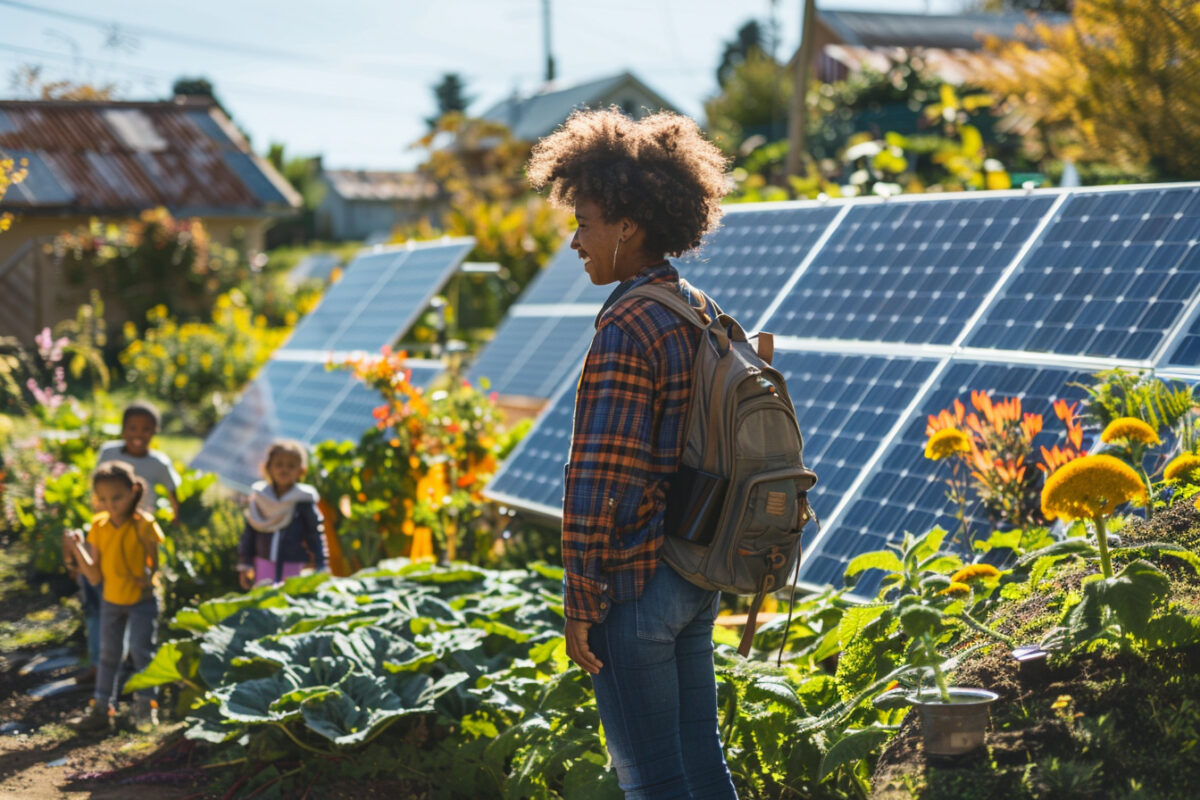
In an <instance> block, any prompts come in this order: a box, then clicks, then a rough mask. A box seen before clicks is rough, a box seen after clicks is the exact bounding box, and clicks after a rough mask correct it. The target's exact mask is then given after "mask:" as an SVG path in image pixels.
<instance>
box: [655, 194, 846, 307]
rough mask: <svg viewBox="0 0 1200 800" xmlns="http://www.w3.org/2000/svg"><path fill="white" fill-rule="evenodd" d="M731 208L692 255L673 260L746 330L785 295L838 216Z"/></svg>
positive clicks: (821, 209) (809, 209) (825, 211)
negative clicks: (785, 290)
mask: <svg viewBox="0 0 1200 800" xmlns="http://www.w3.org/2000/svg"><path fill="white" fill-rule="evenodd" d="M743 208H745V209H752V207H751V206H745V207H741V208H739V207H738V206H733V207H730V208H729V209H727V213H726V215H725V218H724V219H723V220H722V222H721V227H719V228H718V229H717V230H716V231H714V232H713V233H712V234H710V235H709V236H708V237H707V239H706V240H705V243H704V245H703V246H702V247H701V248H700V250H699V251H698V252H696V253H694V254H691V255H688V256H686V257H684V258H681V259H679V260H678V261H676V262H675V265H676V267H677V268H678V269H679V275H680V276H681V277H682V278H684V279H685V280H687V281H688V282H689V283H691V284H693V285H694V286H697V287H699V288H700V289H702V290H704V291H705V292H707V293H708V294H709V295H710V296H711V297H712V298H713V299H714V300H716V301H717V303H718V304H719V305H720V306H721V310H723V311H724V312H725V313H727V314H729V315H731V316H733V317H734V318H735V319H737V320H738V322H740V323H742V325H743V326H744V327H745V328H746V329H747V330H749V329H751V328H753V327H754V326H755V325H757V324H758V319H759V317H761V316H762V314H763V312H764V311H765V310H766V309H767V307H768V306H769V305H770V304H771V301H773V300H775V298H776V297H778V295H779V293H780V292H782V291H783V289H784V287H785V286H786V284H787V282H788V280H789V279H790V278H791V277H792V275H793V274H794V273H795V272H796V268H797V267H798V266H800V262H802V261H803V260H804V257H805V256H806V255H807V254H808V251H809V250H810V249H812V247H813V245H815V244H816V243H817V240H818V239H820V238H821V234H822V233H824V232H825V229H826V228H828V227H829V223H831V222H832V221H833V219H834V217H836V216H837V215H838V212H839V209H837V208H834V207H827V206H816V205H810V206H803V207H796V208H775V209H769V210H758V209H754V210H742V209H743Z"/></svg>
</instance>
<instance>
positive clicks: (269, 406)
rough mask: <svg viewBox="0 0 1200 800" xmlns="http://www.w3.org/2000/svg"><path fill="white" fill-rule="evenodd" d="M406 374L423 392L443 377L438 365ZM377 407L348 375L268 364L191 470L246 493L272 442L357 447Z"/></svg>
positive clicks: (375, 398) (372, 394)
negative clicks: (344, 443)
mask: <svg viewBox="0 0 1200 800" xmlns="http://www.w3.org/2000/svg"><path fill="white" fill-rule="evenodd" d="M411 368H412V383H413V385H414V386H419V387H422V388H425V387H428V386H429V385H430V384H431V383H432V382H433V380H434V379H435V378H436V377H437V376H438V375H439V374H441V372H442V366H441V365H440V364H438V363H437V362H414V365H413V366H412V367H411ZM382 403H383V400H382V399H381V398H380V396H379V393H378V392H376V391H375V390H374V389H371V388H368V387H367V386H365V385H364V384H363V383H362V382H360V381H358V380H356V379H355V377H354V375H353V373H351V372H350V371H349V370H345V369H335V370H327V369H326V368H325V365H324V364H318V363H311V362H299V361H273V362H269V363H267V364H266V365H265V366H264V368H263V369H262V370H261V371H260V373H259V375H258V377H256V378H255V379H254V380H253V381H252V382H251V383H250V385H249V386H247V387H246V389H245V390H244V391H243V392H242V396H241V397H240V398H239V399H238V402H237V404H236V405H235V406H234V407H233V410H232V411H230V412H229V413H228V414H226V415H225V417H224V418H222V419H221V421H220V422H219V423H217V426H216V427H215V428H214V429H213V430H212V432H211V433H210V434H209V435H208V438H207V439H205V441H204V447H203V448H202V449H201V450H200V452H199V453H198V454H197V455H196V457H195V458H194V459H193V460H192V463H191V466H192V467H193V468H195V469H199V470H204V471H206V472H215V473H217V474H218V475H220V476H221V477H222V478H223V479H225V480H226V481H227V482H228V483H230V484H232V485H234V486H236V487H238V488H241V489H246V488H248V487H249V486H250V484H252V483H253V482H254V481H256V480H258V479H259V478H260V477H261V470H260V465H261V463H262V460H263V457H264V455H265V454H266V451H267V448H268V447H269V446H270V444H271V442H272V441H274V440H276V439H280V438H286V439H296V440H298V441H301V442H304V443H305V444H315V443H317V442H323V441H328V440H334V441H343V440H350V441H357V440H358V438H359V437H360V436H362V434H363V432H364V431H366V430H367V429H368V428H370V427H371V424H372V423H373V421H374V418H373V417H372V415H371V411H372V410H373V409H375V408H376V407H377V406H379V405H382Z"/></svg>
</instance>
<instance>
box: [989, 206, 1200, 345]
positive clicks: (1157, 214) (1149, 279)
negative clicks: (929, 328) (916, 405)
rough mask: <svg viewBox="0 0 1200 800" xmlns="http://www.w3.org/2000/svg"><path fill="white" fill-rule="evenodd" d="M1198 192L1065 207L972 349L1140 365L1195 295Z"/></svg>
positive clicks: (1199, 278)
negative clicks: (1117, 360) (1126, 361)
mask: <svg viewBox="0 0 1200 800" xmlns="http://www.w3.org/2000/svg"><path fill="white" fill-rule="evenodd" d="M1198 207H1200V189H1196V188H1181V189H1156V190H1154V191H1112V192H1096V193H1084V194H1078V195H1072V196H1070V197H1068V198H1067V199H1066V201H1065V202H1064V203H1063V205H1062V207H1061V208H1060V210H1059V211H1058V213H1057V214H1056V216H1055V218H1054V220H1053V221H1052V222H1051V224H1050V225H1049V226H1048V227H1047V228H1046V230H1045V231H1044V233H1043V236H1042V239H1041V241H1040V242H1039V243H1038V244H1037V245H1036V246H1035V247H1034V248H1032V249H1031V251H1030V252H1029V254H1028V256H1027V258H1026V259H1025V260H1024V262H1023V263H1022V264H1021V265H1020V267H1019V268H1018V271H1017V272H1016V273H1015V274H1014V276H1013V278H1012V280H1011V281H1010V282H1009V283H1008V285H1007V286H1006V287H1005V289H1004V290H1003V293H1002V295H1001V296H1000V297H999V298H998V299H997V302H996V303H995V304H994V305H993V307H992V308H991V309H990V310H989V311H988V313H987V314H986V316H985V317H984V319H983V320H982V321H981V323H980V324H979V325H978V326H977V327H976V329H975V331H974V332H973V333H972V335H971V336H970V337H969V339H968V341H967V344H968V345H969V346H971V347H987V348H998V349H1006V350H1029V351H1041V352H1050V353H1058V354H1062V355H1087V356H1099V357H1107V358H1123V359H1137V360H1140V359H1147V358H1150V357H1151V356H1152V355H1153V354H1154V352H1155V351H1156V350H1157V348H1158V347H1159V346H1160V345H1161V343H1162V341H1163V337H1164V336H1165V334H1166V333H1167V331H1169V330H1170V329H1171V328H1172V327H1173V326H1174V325H1175V323H1176V321H1177V320H1178V319H1179V316H1180V314H1181V313H1182V312H1183V309H1184V307H1185V305H1186V302H1187V300H1188V298H1190V297H1191V296H1192V295H1193V294H1194V293H1195V292H1196V289H1197V287H1200V248H1198V247H1197V225H1196V216H1195V215H1196V211H1195V209H1196V208H1198Z"/></svg>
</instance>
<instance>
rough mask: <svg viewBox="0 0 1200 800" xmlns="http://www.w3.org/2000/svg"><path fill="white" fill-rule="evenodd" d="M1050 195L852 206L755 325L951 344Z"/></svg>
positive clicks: (805, 333)
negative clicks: (762, 320)
mask: <svg viewBox="0 0 1200 800" xmlns="http://www.w3.org/2000/svg"><path fill="white" fill-rule="evenodd" d="M1052 202H1053V200H1052V198H1050V197H1046V196H1041V197H1031V198H1019V197H1009V198H987V197H986V195H985V196H982V197H967V198H964V199H961V200H954V201H950V202H936V201H928V200H916V201H908V202H897V201H895V200H892V201H889V202H887V203H875V204H871V205H859V206H853V207H851V208H850V210H849V211H848V213H847V214H846V216H845V217H844V218H843V219H842V221H841V223H840V224H839V225H838V227H837V229H836V230H835V231H834V232H833V234H832V236H830V238H829V240H828V241H827V242H826V243H825V245H824V246H823V247H822V248H821V250H820V252H818V253H817V254H816V256H815V257H814V259H813V260H812V262H811V263H810V264H809V265H808V268H807V269H806V270H805V271H804V274H803V275H802V276H801V277H800V279H799V281H797V282H796V285H795V286H794V287H793V288H792V290H791V291H790V292H789V293H788V295H787V297H786V298H785V299H784V300H783V302H782V303H781V304H780V305H779V307H778V309H777V310H776V312H775V313H774V314H772V316H771V318H770V319H769V320H768V321H767V322H766V324H765V325H764V327H765V328H766V329H768V330H770V331H772V332H773V333H777V334H783V335H789V336H800V337H806V338H822V339H858V340H867V341H887V342H905V343H909V344H926V343H928V344H946V345H948V344H952V343H953V342H954V341H955V339H956V338H957V337H958V336H959V335H960V334H961V333H962V332H963V331H964V329H965V326H966V324H967V322H968V321H969V320H970V319H971V317H972V316H973V315H974V314H975V313H976V311H977V310H978V308H979V306H980V303H981V302H982V301H983V299H984V298H985V297H986V296H987V294H988V292H990V291H991V290H992V287H994V286H995V285H996V282H997V280H998V279H999V278H1000V276H1001V274H1003V272H1004V270H1005V268H1007V267H1008V266H1009V265H1010V264H1011V263H1012V261H1013V258H1014V257H1015V256H1016V255H1017V253H1018V251H1019V250H1020V248H1021V246H1022V245H1023V244H1024V243H1025V242H1026V241H1027V240H1028V239H1029V237H1030V236H1031V235H1032V234H1033V232H1034V229H1035V228H1036V227H1037V224H1038V222H1039V221H1040V220H1041V219H1042V218H1043V217H1044V216H1045V215H1046V212H1047V211H1049V209H1050V206H1051V204H1052Z"/></svg>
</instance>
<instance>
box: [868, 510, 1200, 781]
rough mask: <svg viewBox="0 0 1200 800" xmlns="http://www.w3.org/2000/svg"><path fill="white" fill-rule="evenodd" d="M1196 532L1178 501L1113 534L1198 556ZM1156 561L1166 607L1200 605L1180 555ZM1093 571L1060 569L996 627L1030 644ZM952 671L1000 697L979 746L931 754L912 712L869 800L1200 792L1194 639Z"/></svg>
mask: <svg viewBox="0 0 1200 800" xmlns="http://www.w3.org/2000/svg"><path fill="white" fill-rule="evenodd" d="M1198 533H1200V512H1198V511H1197V510H1196V509H1195V508H1194V507H1193V506H1192V504H1191V503H1180V504H1178V505H1176V506H1175V507H1173V508H1170V509H1165V510H1162V511H1160V512H1159V513H1156V514H1155V516H1154V519H1152V520H1151V521H1149V522H1146V521H1144V520H1137V519H1135V520H1132V521H1131V522H1130V523H1129V524H1127V525H1126V526H1125V527H1124V528H1123V529H1122V530H1121V531H1120V536H1121V538H1122V539H1123V544H1124V545H1126V546H1134V545H1136V544H1137V543H1138V542H1149V541H1158V542H1161V541H1169V542H1175V543H1178V544H1182V545H1184V546H1186V547H1188V548H1189V549H1192V550H1193V551H1194V550H1195V549H1196V545H1197V541H1198V540H1200V536H1198ZM1161 561H1162V563H1163V566H1164V569H1166V571H1167V572H1168V574H1169V575H1170V576H1171V578H1172V585H1171V594H1170V598H1169V600H1170V603H1171V604H1172V605H1173V606H1175V607H1176V608H1179V609H1194V608H1196V607H1198V606H1200V601H1198V599H1197V596H1198V594H1200V588H1198V587H1200V580H1198V579H1197V578H1196V576H1195V574H1194V572H1193V571H1192V569H1191V567H1190V566H1187V565H1185V564H1184V563H1183V562H1182V561H1179V560H1178V559H1170V558H1162V559H1161ZM1172 561H1174V562H1176V563H1174V564H1172V563H1171V562H1172ZM1117 568H1118V569H1119V567H1117ZM1090 571H1093V569H1092V568H1091V567H1087V566H1084V565H1083V564H1080V565H1079V566H1078V568H1077V569H1066V570H1064V571H1063V572H1061V573H1059V574H1057V575H1056V576H1055V584H1054V586H1053V587H1049V588H1047V589H1046V593H1038V594H1034V595H1032V596H1030V597H1028V598H1026V599H1025V600H1023V601H1021V602H1018V603H1014V604H1012V605H1011V606H1009V607H1008V608H1006V609H1004V613H1003V614H1002V617H1001V618H1000V619H997V620H993V621H992V623H993V624H994V625H995V626H996V627H997V628H999V629H1000V630H1003V631H1004V632H1006V633H1009V634H1011V635H1013V636H1014V637H1015V638H1016V639H1017V640H1018V641H1020V642H1026V641H1029V642H1032V641H1036V640H1037V638H1038V635H1039V634H1040V633H1041V632H1044V631H1045V629H1046V627H1047V626H1048V625H1049V624H1053V620H1054V619H1056V618H1057V616H1058V615H1059V614H1060V613H1061V610H1060V607H1059V603H1060V601H1061V598H1062V594H1063V592H1065V591H1071V590H1077V589H1078V587H1079V582H1080V580H1081V579H1082V578H1083V576H1084V575H1086V574H1087V573H1088V572H1090ZM952 677H953V683H954V684H955V685H959V686H977V687H983V688H987V689H991V690H992V691H994V692H996V693H997V694H999V695H1000V699H999V700H998V701H997V702H996V703H995V704H994V705H993V706H992V710H991V717H992V724H991V729H990V731H989V732H988V734H987V740H986V746H985V747H983V748H981V749H979V750H977V751H975V752H974V753H971V754H968V755H965V756H961V757H959V758H957V759H930V758H927V757H926V755H925V753H924V747H923V744H922V739H921V731H920V725H919V722H918V718H917V715H916V714H915V713H910V714H908V715H907V716H906V717H905V720H904V722H903V724H902V726H901V729H900V731H899V732H898V733H897V735H896V736H895V737H894V738H893V739H892V740H891V741H890V742H889V743H888V744H887V746H886V747H885V749H884V750H883V752H882V754H881V755H880V758H879V760H878V762H877V764H876V767H875V772H874V775H873V777H872V786H873V792H872V794H871V796H872V798H877V799H879V800H901V798H905V799H907V798H914V797H920V798H922V800H974V799H975V798H992V797H1005V798H1039V799H1040V798H1055V799H1056V800H1058V799H1059V798H1061V799H1062V800H1070V799H1071V798H1079V799H1081V800H1100V798H1105V800H1107V799H1108V798H1122V799H1123V798H1135V797H1136V798H1150V799H1154V798H1164V799H1165V798H1184V797H1196V796H1197V794H1196V792H1195V787H1196V786H1197V785H1200V704H1198V703H1197V700H1196V698H1200V646H1195V645H1193V646H1190V647H1185V648H1179V649H1176V650H1156V651H1153V652H1151V653H1150V654H1148V655H1140V654H1137V653H1133V652H1121V651H1119V650H1103V651H1098V652H1093V653H1090V654H1085V655H1078V654H1077V655H1074V656H1072V657H1069V658H1068V657H1065V656H1061V655H1055V656H1051V657H1050V658H1049V659H1046V660H1043V661H1035V662H1031V663H1029V664H1026V665H1018V663H1017V662H1016V661H1015V660H1013V659H1012V658H1011V657H1010V656H1009V654H1008V653H1007V651H1006V650H1005V648H1003V647H999V646H998V647H993V648H991V649H990V650H988V651H986V652H984V653H981V654H976V655H973V656H970V657H968V658H967V659H966V660H964V662H963V663H962V664H961V665H960V667H959V669H958V670H957V671H956V672H955V674H954V675H953V676H952Z"/></svg>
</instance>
